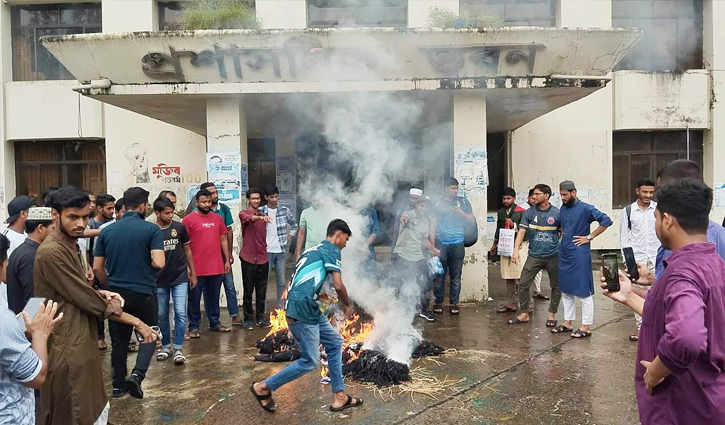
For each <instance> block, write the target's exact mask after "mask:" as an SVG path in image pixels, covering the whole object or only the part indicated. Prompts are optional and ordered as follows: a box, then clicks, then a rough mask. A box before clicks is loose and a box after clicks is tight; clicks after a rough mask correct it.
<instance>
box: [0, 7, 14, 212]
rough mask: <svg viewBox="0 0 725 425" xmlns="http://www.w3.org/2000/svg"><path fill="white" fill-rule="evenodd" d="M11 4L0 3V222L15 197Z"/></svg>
mask: <svg viewBox="0 0 725 425" xmlns="http://www.w3.org/2000/svg"><path fill="white" fill-rule="evenodd" d="M12 72H13V69H12V43H11V36H10V5H9V4H7V3H6V2H2V3H0V167H2V171H0V223H4V222H5V219H6V218H7V210H6V208H7V204H8V202H9V201H10V200H12V199H13V198H14V197H15V150H14V149H13V144H12V143H11V142H8V141H6V140H5V134H6V131H5V126H6V122H5V116H6V115H7V114H6V113H5V102H4V99H5V83H6V82H9V81H12Z"/></svg>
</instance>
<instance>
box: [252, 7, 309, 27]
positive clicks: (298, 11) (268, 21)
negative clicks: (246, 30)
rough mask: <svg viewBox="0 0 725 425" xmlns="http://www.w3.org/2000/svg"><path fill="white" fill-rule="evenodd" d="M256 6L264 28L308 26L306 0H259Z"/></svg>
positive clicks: (258, 17)
mask: <svg viewBox="0 0 725 425" xmlns="http://www.w3.org/2000/svg"><path fill="white" fill-rule="evenodd" d="M254 7H255V10H256V12H257V19H259V20H260V22H261V24H262V28H265V29H282V28H306V27H307V1H306V0H257V1H256V2H255V6H254Z"/></svg>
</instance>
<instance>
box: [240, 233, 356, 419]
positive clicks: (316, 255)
mask: <svg viewBox="0 0 725 425" xmlns="http://www.w3.org/2000/svg"><path fill="white" fill-rule="evenodd" d="M351 236H352V232H351V231H350V227H349V226H348V225H347V223H345V222H344V221H343V220H340V219H337V220H333V221H332V222H330V224H329V225H328V226H327V238H326V239H325V240H324V241H322V243H321V244H319V245H317V246H313V247H311V248H309V249H308V250H307V251H305V252H304V254H302V257H301V258H300V260H299V261H298V262H297V268H296V270H295V273H294V275H293V276H292V282H291V283H290V285H289V290H288V292H287V307H286V308H287V322H288V323H289V328H290V331H291V332H292V335H294V337H295V340H296V341H297V343H298V344H299V345H300V354H301V357H300V359H299V360H297V361H295V362H294V363H292V364H291V365H289V366H287V367H286V368H284V369H283V370H282V371H281V372H279V373H277V374H276V375H274V376H271V377H269V378H267V380H266V381H263V382H256V383H253V384H252V385H251V386H250V387H249V389H250V391H251V392H252V394H253V395H254V397H255V398H256V399H257V401H258V402H259V404H260V406H262V408H263V409H264V410H266V411H267V412H269V413H273V412H275V411H276V410H277V405H276V403H275V401H274V400H273V399H272V391H276V390H277V389H278V388H279V387H281V386H282V385H285V384H287V383H289V382H292V381H294V380H295V379H298V378H300V377H302V376H303V375H305V374H307V373H309V372H311V371H313V370H315V369H317V367H318V365H319V363H320V351H319V345H320V343H322V345H323V346H324V347H325V352H326V353H327V359H328V362H329V368H330V380H331V387H332V393H333V399H332V403H331V404H330V410H331V411H333V412H340V411H343V410H345V409H348V408H351V407H358V406H360V405H361V404H362V403H363V400H362V399H361V398H354V397H352V396H349V395H347V394H345V383H344V382H343V380H342V338H341V337H340V335H339V334H338V333H337V331H335V329H334V328H333V327H332V325H331V324H330V322H329V321H328V320H327V317H325V316H324V315H323V314H322V312H321V311H320V304H319V302H318V297H319V294H320V290H321V289H322V286H323V284H324V283H325V281H327V280H331V281H332V286H333V287H334V288H335V290H336V291H337V295H338V297H339V299H340V301H341V302H342V304H343V307H344V310H345V313H346V314H347V315H348V317H349V316H351V315H352V313H353V311H352V307H351V306H350V301H349V300H348V297H347V289H346V288H345V285H343V283H342V275H341V273H342V267H341V266H342V263H341V257H340V254H341V250H342V249H343V248H345V246H346V245H347V240H348V239H349V238H350V237H351Z"/></svg>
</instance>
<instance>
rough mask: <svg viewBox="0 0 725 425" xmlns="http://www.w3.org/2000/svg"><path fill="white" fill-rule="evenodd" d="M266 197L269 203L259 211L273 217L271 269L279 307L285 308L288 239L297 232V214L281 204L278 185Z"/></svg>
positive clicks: (269, 242)
mask: <svg viewBox="0 0 725 425" xmlns="http://www.w3.org/2000/svg"><path fill="white" fill-rule="evenodd" d="M264 198H265V199H266V200H267V205H265V206H263V207H260V208H259V212H260V213H262V214H264V215H267V216H269V218H270V219H271V221H270V222H269V223H267V254H268V255H269V271H272V268H274V275H275V278H276V280H277V308H284V300H283V299H282V294H284V288H285V286H286V283H287V282H286V280H285V276H284V270H285V263H286V260H287V254H286V252H287V249H288V247H287V241H289V240H290V238H289V237H290V236H295V235H296V234H297V220H295V216H294V215H293V214H292V212H291V211H290V210H289V208H287V207H285V206H284V205H279V203H278V202H279V189H278V188H277V186H269V187H267V189H265V195H264Z"/></svg>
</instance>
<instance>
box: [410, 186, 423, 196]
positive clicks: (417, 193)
mask: <svg viewBox="0 0 725 425" xmlns="http://www.w3.org/2000/svg"><path fill="white" fill-rule="evenodd" d="M410 194H411V195H413V196H423V191H422V190H420V189H416V188H412V189H410Z"/></svg>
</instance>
